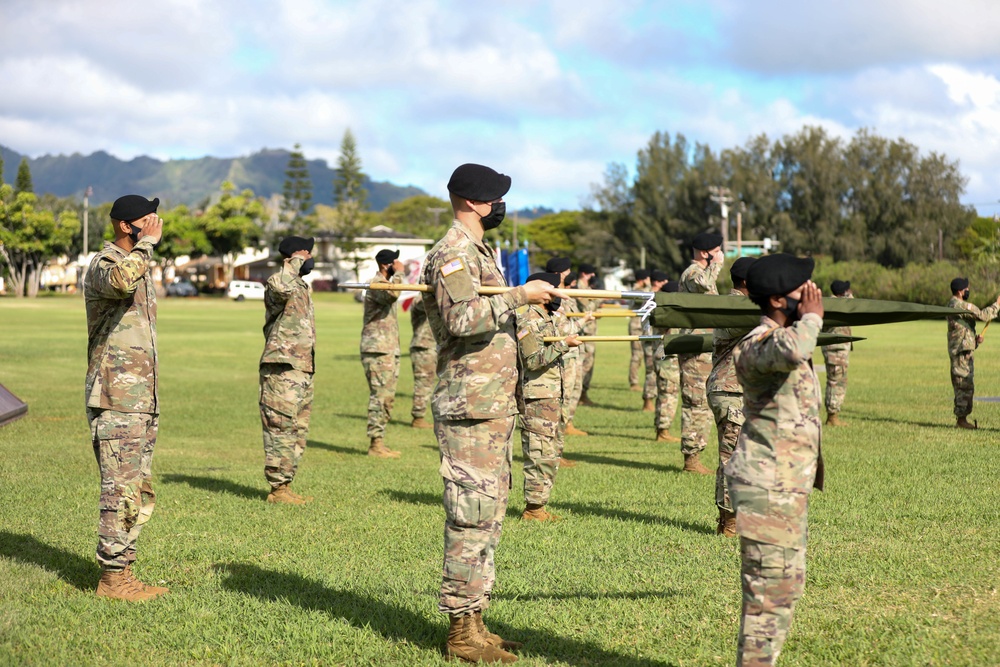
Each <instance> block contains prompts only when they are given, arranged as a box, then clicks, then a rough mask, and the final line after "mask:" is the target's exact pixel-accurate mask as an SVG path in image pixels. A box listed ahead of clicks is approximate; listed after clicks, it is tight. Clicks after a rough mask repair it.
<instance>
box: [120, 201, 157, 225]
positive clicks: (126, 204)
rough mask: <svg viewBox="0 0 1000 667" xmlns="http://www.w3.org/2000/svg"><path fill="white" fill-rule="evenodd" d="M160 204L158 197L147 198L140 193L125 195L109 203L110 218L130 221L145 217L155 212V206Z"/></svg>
mask: <svg viewBox="0 0 1000 667" xmlns="http://www.w3.org/2000/svg"><path fill="white" fill-rule="evenodd" d="M159 205H160V198H159V197H157V198H156V199H153V200H149V199H146V198H145V197H143V196H142V195H125V196H124V197H119V198H118V199H116V200H115V203H114V204H112V205H111V219H112V220H124V221H125V222H132V221H133V220H138V219H139V218H145V217H146V216H147V215H149V214H150V213H155V212H156V207H157V206H159Z"/></svg>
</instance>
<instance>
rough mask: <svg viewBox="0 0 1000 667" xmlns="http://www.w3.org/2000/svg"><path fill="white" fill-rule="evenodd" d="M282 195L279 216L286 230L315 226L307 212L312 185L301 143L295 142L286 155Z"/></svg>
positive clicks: (305, 229) (309, 206) (304, 230)
mask: <svg viewBox="0 0 1000 667" xmlns="http://www.w3.org/2000/svg"><path fill="white" fill-rule="evenodd" d="M283 195H284V199H283V201H282V203H281V214H282V215H281V217H282V218H283V221H284V222H285V224H286V226H287V227H288V230H289V231H290V232H292V233H293V234H302V233H308V232H310V231H312V229H313V227H314V226H315V225H314V220H313V219H312V217H311V216H309V214H308V213H309V209H310V208H312V196H313V187H312V180H311V179H310V178H309V168H308V165H307V164H306V159H305V156H304V155H303V154H302V145H301V144H295V147H294V148H293V150H292V152H291V154H290V155H289V156H288V167H287V168H286V169H285V188H284V192H283Z"/></svg>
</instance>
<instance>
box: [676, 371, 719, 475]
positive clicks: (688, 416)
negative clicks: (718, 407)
mask: <svg viewBox="0 0 1000 667" xmlns="http://www.w3.org/2000/svg"><path fill="white" fill-rule="evenodd" d="M677 358H678V360H679V361H680V364H681V453H682V454H684V455H685V456H687V455H689V454H697V453H698V452H700V451H702V450H703V449H705V446H706V445H707V444H708V435H709V433H711V431H712V410H711V409H710V408H709V407H708V397H707V396H706V395H705V391H706V390H705V383H706V382H708V374H709V373H711V372H712V354H711V353H710V352H705V353H704V354H680V355H677Z"/></svg>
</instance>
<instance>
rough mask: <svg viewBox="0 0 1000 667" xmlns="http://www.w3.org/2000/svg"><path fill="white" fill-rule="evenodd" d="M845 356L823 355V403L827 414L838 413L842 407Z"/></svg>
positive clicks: (844, 393) (844, 390)
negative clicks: (824, 380)
mask: <svg viewBox="0 0 1000 667" xmlns="http://www.w3.org/2000/svg"><path fill="white" fill-rule="evenodd" d="M847 360H848V357H847V354H846V353H844V354H843V355H840V354H838V355H833V354H830V355H824V360H823V361H824V364H825V366H826V396H824V399H825V400H824V403H825V404H826V411H827V412H828V413H831V412H832V413H834V414H836V413H838V412H840V410H841V408H843V407H844V397H845V396H847Z"/></svg>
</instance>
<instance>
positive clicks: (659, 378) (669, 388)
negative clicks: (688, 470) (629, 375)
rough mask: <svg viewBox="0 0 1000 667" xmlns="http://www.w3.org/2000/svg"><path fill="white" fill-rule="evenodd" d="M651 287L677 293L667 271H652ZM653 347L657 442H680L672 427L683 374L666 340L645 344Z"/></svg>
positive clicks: (662, 331)
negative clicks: (665, 351) (669, 350)
mask: <svg viewBox="0 0 1000 667" xmlns="http://www.w3.org/2000/svg"><path fill="white" fill-rule="evenodd" d="M649 275H650V284H651V285H652V289H653V291H654V292H661V291H662V292H676V291H677V287H678V285H677V283H676V282H674V281H671V280H669V279H668V277H667V274H666V273H665V272H664V271H658V270H656V269H653V270H652V271H651V272H650V274H649ZM651 330H652V332H653V333H655V334H657V335H659V336H665V335H667V334H670V333H672V332H673V330H672V329H670V328H661V327H652V328H651ZM644 344H646V345H648V346H649V347H650V349H651V350H652V352H650V355H649V356H650V357H652V359H653V372H654V373H655V374H656V385H655V388H656V417H655V418H654V420H653V421H654V426H656V441H657V442H680V441H681V439H680V438H678V437H676V436H673V435H670V425H671V424H672V423H674V415H675V414H676V413H677V398H678V394H679V393H680V385H681V375H680V368H679V367H678V365H677V355H676V354H665V353H664V350H663V340H662V339H661V340H659V341H648V342H646V343H644Z"/></svg>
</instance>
